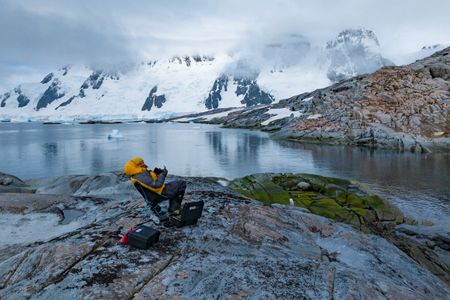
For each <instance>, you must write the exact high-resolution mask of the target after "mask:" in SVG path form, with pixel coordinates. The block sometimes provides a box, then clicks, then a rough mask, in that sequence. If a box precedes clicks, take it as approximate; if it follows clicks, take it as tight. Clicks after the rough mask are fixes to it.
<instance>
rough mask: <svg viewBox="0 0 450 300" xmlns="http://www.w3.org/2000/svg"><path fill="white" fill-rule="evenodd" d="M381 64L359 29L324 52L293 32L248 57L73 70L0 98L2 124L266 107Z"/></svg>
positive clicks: (371, 37) (368, 35)
mask: <svg viewBox="0 0 450 300" xmlns="http://www.w3.org/2000/svg"><path fill="white" fill-rule="evenodd" d="M386 64H387V62H386V60H385V59H384V58H383V57H382V56H381V54H380V52H379V43H378V40H377V38H376V36H375V34H374V33H373V32H372V31H370V30H363V29H358V30H346V31H343V32H341V33H340V34H339V35H338V37H337V38H336V39H335V40H333V41H330V42H328V43H327V45H326V46H323V47H321V46H314V45H311V43H310V41H308V39H307V38H305V37H304V36H302V35H297V34H293V35H289V36H286V37H282V38H279V39H274V40H273V41H272V42H271V43H267V44H265V45H263V46H262V47H260V48H259V49H256V50H255V49H253V50H252V51H247V52H242V53H239V52H238V53H232V54H229V53H226V54H225V53H224V54H215V55H183V56H168V57H166V58H159V59H157V60H152V61H147V62H143V63H140V64H136V65H135V66H133V67H131V68H129V69H127V71H117V72H110V71H109V72H107V71H102V70H98V69H95V68H89V67H85V66H80V65H71V66H66V67H63V68H61V69H59V70H57V71H55V72H52V73H50V74H48V75H46V76H45V77H44V78H43V79H42V80H41V81H40V82H34V83H23V84H20V85H19V86H17V87H15V88H14V89H12V90H11V91H9V92H7V93H5V94H3V95H0V119H2V120H12V121H26V120H41V121H60V120H68V121H73V120H75V121H84V120H105V119H106V120H130V119H133V120H139V119H158V118H167V117H170V116H176V115H181V114H188V113H195V112H201V111H205V110H209V109H216V108H224V107H236V106H253V105H258V104H270V103H272V102H276V101H278V100H280V99H284V98H287V97H290V96H292V95H293V94H298V93H302V92H307V91H311V90H314V89H317V88H321V87H325V86H327V85H329V84H331V83H332V82H333V81H336V80H340V79H344V78H348V77H350V76H354V75H357V74H361V73H366V72H370V71H373V70H375V69H378V68H380V67H382V66H384V65H386Z"/></svg>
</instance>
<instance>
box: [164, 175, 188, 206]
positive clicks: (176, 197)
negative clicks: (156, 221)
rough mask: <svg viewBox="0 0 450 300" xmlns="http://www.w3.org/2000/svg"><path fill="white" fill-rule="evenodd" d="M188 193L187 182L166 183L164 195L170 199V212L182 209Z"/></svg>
mask: <svg viewBox="0 0 450 300" xmlns="http://www.w3.org/2000/svg"><path fill="white" fill-rule="evenodd" d="M185 191H186V181H184V180H174V181H171V182H168V183H166V187H165V188H164V190H163V191H162V193H161V194H162V195H163V196H165V197H167V198H169V209H168V210H169V212H174V211H176V210H178V209H180V208H181V201H183V197H184V192H185Z"/></svg>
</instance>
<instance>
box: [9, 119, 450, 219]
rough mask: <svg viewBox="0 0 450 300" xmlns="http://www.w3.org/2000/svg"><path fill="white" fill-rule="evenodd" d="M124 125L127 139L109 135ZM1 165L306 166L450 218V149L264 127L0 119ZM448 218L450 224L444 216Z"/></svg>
mask: <svg viewBox="0 0 450 300" xmlns="http://www.w3.org/2000/svg"><path fill="white" fill-rule="evenodd" d="M114 129H118V130H119V133H120V134H121V135H123V138H114V139H108V138H107V136H108V134H109V133H111V132H112V130H114ZM0 155H1V159H0V171H1V172H5V173H11V174H14V175H16V176H18V177H20V178H22V179H29V178H37V177H48V176H57V175H66V174H97V173H101V172H107V171H112V170H120V169H121V168H122V166H123V164H124V163H125V162H126V161H127V160H128V159H130V158H131V157H133V156H136V155H139V156H142V157H144V158H145V160H146V162H147V164H148V165H149V166H151V167H153V166H162V165H166V166H167V168H168V169H169V172H170V173H172V174H176V175H184V176H218V177H226V178H235V177H240V176H244V175H247V174H252V173H258V172H305V173H315V174H321V175H326V176H335V177H343V178H350V179H356V180H358V181H361V182H363V183H366V184H367V186H368V187H369V189H371V190H373V191H374V192H378V193H381V194H382V195H383V196H384V197H387V198H389V199H390V200H392V201H394V202H396V203H397V204H398V205H399V206H400V207H401V208H402V209H403V210H404V211H405V213H406V214H408V215H410V216H413V217H416V218H419V219H426V218H427V219H432V220H434V221H438V222H440V224H441V223H442V222H443V221H445V220H448V219H450V207H449V206H450V155H448V154H433V155H416V154H410V153H406V154H405V153H403V154H399V153H395V152H388V151H370V150H367V149H359V148H351V147H344V146H342V147H341V146H319V145H304V144H298V143H293V142H286V141H275V140H271V139H269V138H268V135H267V134H266V133H263V132H259V131H250V130H241V129H221V128H219V127H217V126H211V125H198V124H172V123H169V124H139V123H136V124H113V125H103V124H95V125H62V124H61V125H43V124H37V123H21V124H13V123H1V124H0ZM444 223H446V225H447V224H450V223H448V222H446V221H445V222H444Z"/></svg>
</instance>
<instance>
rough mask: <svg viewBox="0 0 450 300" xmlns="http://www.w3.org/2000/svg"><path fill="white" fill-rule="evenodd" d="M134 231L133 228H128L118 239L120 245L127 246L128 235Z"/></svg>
mask: <svg viewBox="0 0 450 300" xmlns="http://www.w3.org/2000/svg"><path fill="white" fill-rule="evenodd" d="M133 230H134V227H131V228H128V230H127V232H125V234H124V235H123V236H122V238H121V239H120V242H119V243H120V244H121V245H128V234H129V233H130V232H132V231H133Z"/></svg>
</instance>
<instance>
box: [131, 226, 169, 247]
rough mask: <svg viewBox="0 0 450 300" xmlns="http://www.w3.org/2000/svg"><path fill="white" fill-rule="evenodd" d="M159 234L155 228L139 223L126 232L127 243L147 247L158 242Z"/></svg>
mask: <svg viewBox="0 0 450 300" xmlns="http://www.w3.org/2000/svg"><path fill="white" fill-rule="evenodd" d="M160 234H161V232H159V231H158V230H156V229H153V228H151V227H148V226H144V225H141V226H139V227H137V228H136V229H135V230H133V231H132V232H130V233H129V234H128V244H129V245H131V246H133V247H136V248H140V249H148V248H149V247H150V246H151V245H153V244H154V243H156V242H158V240H159V235H160Z"/></svg>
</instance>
